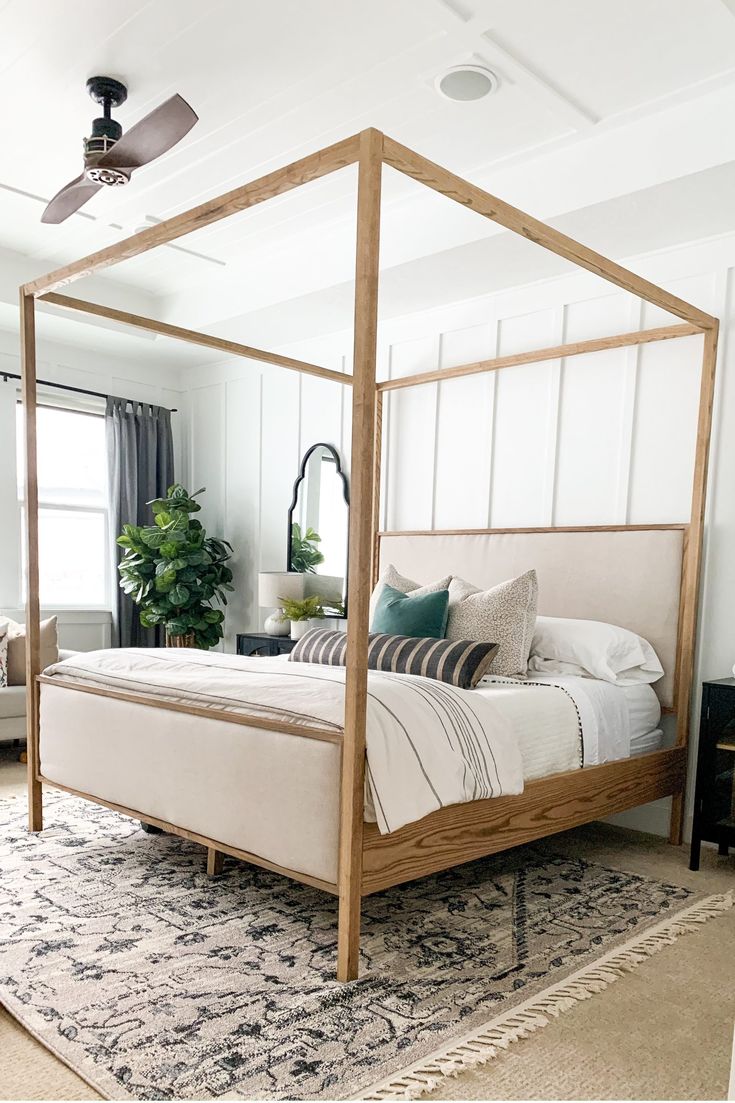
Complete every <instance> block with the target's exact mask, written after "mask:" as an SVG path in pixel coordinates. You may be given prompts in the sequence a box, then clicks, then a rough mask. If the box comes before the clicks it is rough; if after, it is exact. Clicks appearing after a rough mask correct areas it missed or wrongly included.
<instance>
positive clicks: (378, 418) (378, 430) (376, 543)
mask: <svg viewBox="0 0 735 1103" xmlns="http://www.w3.org/2000/svg"><path fill="white" fill-rule="evenodd" d="M382 463H383V392H382V391H381V390H380V388H379V387H378V388H377V389H376V391H375V455H374V456H373V562H372V569H371V572H370V577H371V581H372V585H373V586H375V585H376V584H377V581H378V575H379V574H380V478H381V466H382Z"/></svg>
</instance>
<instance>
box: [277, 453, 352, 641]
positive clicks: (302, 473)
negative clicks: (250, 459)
mask: <svg viewBox="0 0 735 1103" xmlns="http://www.w3.org/2000/svg"><path fill="white" fill-rule="evenodd" d="M317 448H326V449H327V451H328V452H329V453H330V454H331V456H332V458H333V460H334V465H335V469H336V473H337V474H338V475H339V477H340V479H341V480H342V494H343V495H344V500H345V502H346V504H347V562H346V563H345V600H344V613H343V614H341V615H340V614H338V613H335V614H334V616H333V617H330V619H331V620H346V619H347V589H348V587H347V574H348V564H349V561H350V487H349V483H348V482H347V476H346V475H345V473H344V471H343V470H342V460H341V459H340V455H339V452H338V451H337V449H336V448H335V447H334V445H332V444H327V443H326V441H317V443H316V444H312V445H311V447H310V448H307V450H306V452H305V453H304V456H303V459H302V460H301V464H300V466H299V473H298V476H297V477H296V481H295V483H294V484H293V494H292V496H291V505H290V506H289V507H288V525H287V532H286V540H287V543H286V564H287V567H286V569H287V570H288V571H290V570H291V528H292V525H293V514H294V510H295V509H296V503H297V502H298V498H299V487H300V486H301V484H302V482H303V481H304V479H305V478H306V465H307V464H308V462H309V457H310V456H311V455H312V453H313V452H315V451H316V450H317Z"/></svg>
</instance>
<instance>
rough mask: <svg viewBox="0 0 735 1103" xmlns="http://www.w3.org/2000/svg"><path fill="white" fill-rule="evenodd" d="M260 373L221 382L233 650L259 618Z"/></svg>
mask: <svg viewBox="0 0 735 1103" xmlns="http://www.w3.org/2000/svg"><path fill="white" fill-rule="evenodd" d="M260 411H261V375H260V372H259V371H257V370H255V371H248V372H247V374H245V375H243V377H242V378H240V379H233V380H230V381H228V382H227V383H226V384H225V478H226V484H225V507H226V516H225V525H224V530H223V533H222V535H223V536H224V537H225V538H226V539H227V540H229V541H230V543H231V544H232V547H233V556H232V559H231V561H230V566H231V568H232V571H233V575H234V576H235V578H236V579H237V585H236V586H235V592H234V593H232V594H229V595H228V599H227V600H228V604H227V608H226V616H225V650H227V651H234V650H235V635H236V634H237V633H238V632H243V631H246V630H247V629H248V628H249V627H252V625H253V624H255V623H257V622H258V615H259V610H258V604H257V576H258V569H259V561H260V480H261V463H262V457H263V452H262V442H261V431H260V430H261V426H260Z"/></svg>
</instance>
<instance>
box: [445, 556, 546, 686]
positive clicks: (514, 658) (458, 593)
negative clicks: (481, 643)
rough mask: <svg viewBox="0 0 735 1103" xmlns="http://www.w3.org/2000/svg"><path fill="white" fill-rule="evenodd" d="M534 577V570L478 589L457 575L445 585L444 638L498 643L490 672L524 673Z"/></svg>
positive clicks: (535, 592) (534, 598) (531, 624)
mask: <svg viewBox="0 0 735 1103" xmlns="http://www.w3.org/2000/svg"><path fill="white" fill-rule="evenodd" d="M537 603H538V580H537V578H536V572H535V571H526V573H525V574H522V575H519V577H518V578H511V579H509V580H508V582H501V583H500V584H499V585H498V586H493V588H492V590H478V588H477V586H472V585H471V584H470V583H469V582H465V581H464V580H463V579H461V578H453V579H452V581H451V583H450V586H449V620H448V623H447V639H448V640H486V641H488V642H493V643H497V644H499V650H498V653H497V655H496V656H495V658H494V659H493V662H492V664H491V666H490V670H489V673H490V674H503V675H513V674H525V673H526V669H527V667H528V653H529V651H530V650H531V641H532V639H533V630H534V627H535V625H536V606H537Z"/></svg>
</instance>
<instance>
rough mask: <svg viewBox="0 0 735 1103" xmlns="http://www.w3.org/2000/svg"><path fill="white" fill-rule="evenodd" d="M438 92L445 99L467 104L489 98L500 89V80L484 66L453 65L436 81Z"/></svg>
mask: <svg viewBox="0 0 735 1103" xmlns="http://www.w3.org/2000/svg"><path fill="white" fill-rule="evenodd" d="M434 84H435V87H436V90H437V92H439V93H440V94H441V95H442V96H444V97H445V99H448V100H455V101H457V102H459V103H467V102H469V101H470V100H481V99H483V98H484V97H485V96H489V95H490V93H491V92H494V91H495V89H496V88H497V87H498V78H497V77H496V76H495V73H493V72H491V70H490V69H486V68H485V67H484V66H483V65H469V64H468V65H453V66H452V68H451V69H446V70H445V71H444V72H443V73H440V74H439V76H438V77H437V78H436V80H435V81H434Z"/></svg>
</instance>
